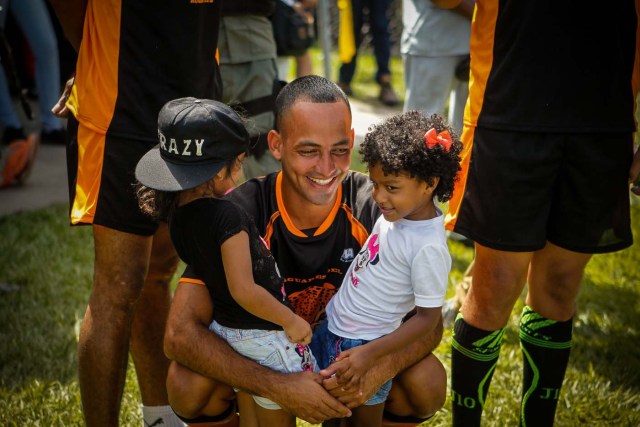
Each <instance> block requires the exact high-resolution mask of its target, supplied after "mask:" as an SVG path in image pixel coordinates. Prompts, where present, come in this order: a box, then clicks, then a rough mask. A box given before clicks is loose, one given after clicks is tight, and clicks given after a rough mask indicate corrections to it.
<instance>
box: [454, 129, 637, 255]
mask: <svg viewBox="0 0 640 427" xmlns="http://www.w3.org/2000/svg"><path fill="white" fill-rule="evenodd" d="M468 134H470V135H472V137H471V138H470V139H471V140H472V141H471V143H472V148H471V157H470V162H469V163H468V173H467V175H466V177H465V179H464V182H462V183H460V184H458V187H457V188H456V191H461V190H463V191H464V192H463V193H462V197H461V198H457V199H456V197H454V198H453V199H452V201H453V202H454V203H453V205H452V206H450V209H451V210H452V212H453V215H451V216H450V217H451V218H454V219H453V220H450V222H453V227H452V228H453V230H454V231H456V232H457V233H460V234H462V235H464V236H467V237H468V238H470V239H473V240H474V241H476V242H477V243H479V244H480V245H482V246H486V247H489V248H492V249H497V250H503V251H516V252H520V251H522V252H526V251H536V250H539V249H542V248H543V247H544V246H545V244H546V242H547V241H549V242H551V243H553V244H554V245H557V246H560V247H562V248H564V249H567V250H570V251H574V252H581V253H604V252H612V251H616V250H620V249H623V248H626V247H628V246H630V245H631V244H632V243H633V240H632V235H631V224H630V212H629V185H628V175H629V168H630V166H631V161H632V158H633V137H632V134H630V133H613V134H545V133H523V132H509V131H497V130H489V129H482V128H476V129H475V131H474V132H468ZM465 143H468V141H467V140H465ZM462 176H463V177H464V176H465V174H464V171H463V174H462ZM449 228H451V226H450V227H449Z"/></svg>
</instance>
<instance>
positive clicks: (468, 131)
mask: <svg viewBox="0 0 640 427" xmlns="http://www.w3.org/2000/svg"><path fill="white" fill-rule="evenodd" d="M475 130H476V128H475V127H471V126H465V127H464V130H463V131H462V140H464V141H467V142H465V144H464V146H463V149H462V154H461V157H462V160H461V161H460V167H461V170H460V171H459V172H458V180H457V181H456V184H455V188H454V190H453V196H451V199H450V200H449V210H448V211H447V214H446V215H445V217H444V226H445V228H446V229H447V230H453V228H454V227H455V225H456V220H457V219H458V212H460V205H461V204H462V196H463V195H464V191H465V189H466V187H467V176H468V175H469V161H470V160H471V147H472V146H473V136H474V134H475Z"/></svg>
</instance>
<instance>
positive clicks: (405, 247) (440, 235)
mask: <svg viewBox="0 0 640 427" xmlns="http://www.w3.org/2000/svg"><path fill="white" fill-rule="evenodd" d="M437 214H438V215H437V216H436V217H435V218H433V219H430V220H424V221H410V220H406V219H400V220H398V221H395V222H389V221H387V220H385V219H384V217H382V216H381V217H380V218H378V221H376V224H375V225H374V227H373V230H372V232H371V235H370V236H369V238H368V239H367V241H366V243H365V245H364V246H363V247H362V249H361V250H360V252H359V253H358V256H357V257H356V259H354V260H353V262H352V263H351V266H350V267H349V270H348V271H347V274H346V275H345V277H344V280H343V282H342V286H341V287H340V289H339V290H338V293H337V294H336V295H334V297H333V298H331V300H330V301H329V304H328V305H327V319H328V321H329V325H328V326H329V330H330V331H331V332H333V333H334V334H336V335H338V336H341V337H344V338H351V339H365V340H373V339H375V338H379V337H381V336H383V335H387V334H389V333H391V332H393V331H394V330H396V329H397V328H398V327H399V326H400V323H401V322H402V318H403V317H404V316H405V315H406V314H407V313H408V312H409V311H411V310H412V309H413V308H414V306H419V307H427V308H431V307H442V303H443V301H444V296H445V293H446V291H447V280H448V277H449V271H450V269H451V255H449V249H448V247H447V239H446V235H445V232H444V217H443V215H442V212H440V211H439V210H438V212H437Z"/></svg>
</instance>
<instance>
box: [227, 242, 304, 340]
mask: <svg viewBox="0 0 640 427" xmlns="http://www.w3.org/2000/svg"><path fill="white" fill-rule="evenodd" d="M221 249H222V262H223V264H224V271H225V275H226V276H227V283H228V285H229V291H230V292H231V296H232V297H233V299H234V300H235V301H236V302H237V303H238V304H240V306H241V307H242V308H244V309H245V310H247V311H248V312H249V313H251V314H253V315H255V316H257V317H260V318H261V319H265V320H268V321H270V322H273V323H275V324H276V325H280V326H282V327H283V328H284V330H285V332H286V333H287V335H288V336H289V340H290V341H292V342H296V343H299V344H302V345H306V344H309V343H310V342H311V335H312V333H311V327H310V326H309V324H308V323H307V322H306V321H305V320H304V319H302V318H301V317H299V316H297V315H296V314H295V313H294V312H293V311H291V310H290V309H289V308H288V307H286V306H285V305H284V304H282V303H281V302H280V301H278V300H277V299H276V298H274V297H273V296H272V295H271V294H270V293H269V292H268V291H267V290H266V289H264V288H263V287H261V286H258V285H257V284H256V283H255V282H254V280H253V269H252V264H251V255H250V251H249V235H248V234H247V233H246V232H244V231H241V232H240V233H238V234H236V235H234V236H233V237H230V238H229V239H227V240H226V241H225V242H224V243H223V244H222V247H221Z"/></svg>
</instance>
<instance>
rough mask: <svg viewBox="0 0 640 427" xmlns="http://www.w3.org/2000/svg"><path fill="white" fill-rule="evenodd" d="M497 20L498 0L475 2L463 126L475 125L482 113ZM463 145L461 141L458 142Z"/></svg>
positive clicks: (491, 62) (491, 63) (491, 61)
mask: <svg viewBox="0 0 640 427" xmlns="http://www.w3.org/2000/svg"><path fill="white" fill-rule="evenodd" d="M497 19H498V1H497V0H492V1H482V2H477V3H476V8H475V10H474V13H473V20H472V22H471V39H470V41H469V49H470V51H471V65H472V69H471V74H470V76H469V98H468V101H467V105H466V107H465V111H464V124H465V126H467V125H471V126H475V125H476V124H477V123H478V116H479V115H480V110H482V102H483V100H484V92H485V89H486V87H487V80H488V79H489V73H490V71H491V66H492V65H493V44H494V37H495V32H496V21H497ZM462 141H463V142H465V140H464V139H463V140H462Z"/></svg>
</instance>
